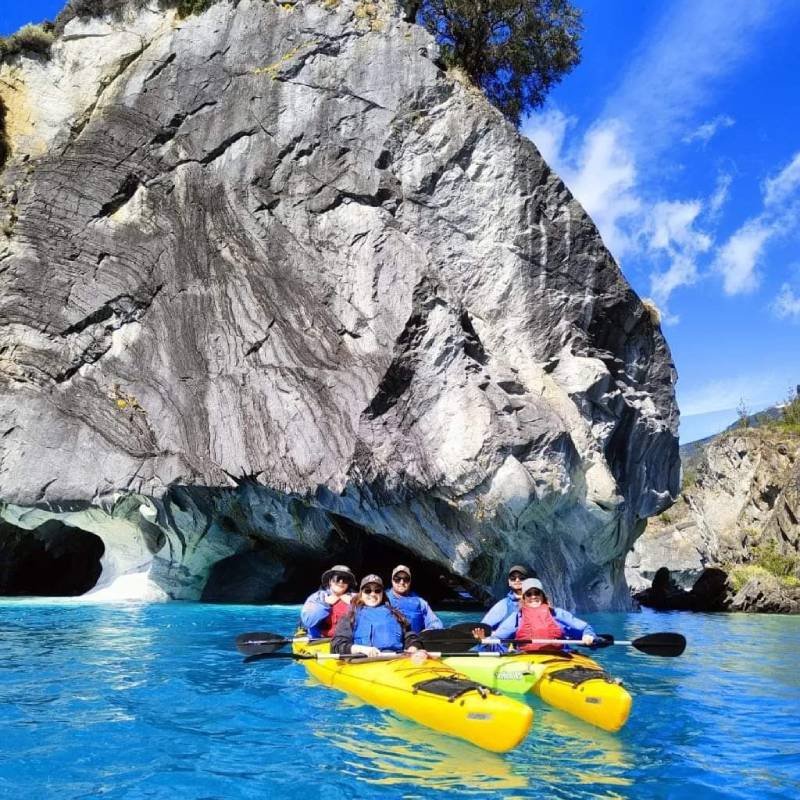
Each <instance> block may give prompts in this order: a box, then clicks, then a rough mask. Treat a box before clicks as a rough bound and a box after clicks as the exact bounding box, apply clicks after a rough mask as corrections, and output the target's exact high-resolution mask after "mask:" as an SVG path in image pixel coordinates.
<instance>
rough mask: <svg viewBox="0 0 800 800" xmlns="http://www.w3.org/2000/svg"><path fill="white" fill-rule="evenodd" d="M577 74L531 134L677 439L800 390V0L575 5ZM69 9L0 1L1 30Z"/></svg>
mask: <svg viewBox="0 0 800 800" xmlns="http://www.w3.org/2000/svg"><path fill="white" fill-rule="evenodd" d="M576 4H577V5H578V6H579V7H580V8H582V9H583V11H584V23H585V28H586V30H585V34H584V39H583V60H582V62H581V64H580V65H579V66H578V67H577V68H576V69H575V70H574V71H573V72H572V73H571V74H570V75H568V76H567V77H566V78H565V79H564V81H563V82H562V83H561V85H559V86H558V87H557V88H556V89H555V90H554V91H553V92H552V93H551V95H550V97H549V99H548V102H547V104H546V106H545V107H544V108H543V109H542V110H541V111H539V112H538V113H537V114H535V115H534V116H533V117H531V118H530V119H528V120H527V121H526V122H525V123H524V124H523V132H524V133H525V134H527V135H528V136H530V137H531V138H532V139H533V141H534V142H536V144H537V145H538V146H539V148H540V149H541V151H542V153H543V154H544V156H545V157H546V158H547V160H548V161H549V162H550V164H551V165H552V166H553V167H554V168H555V169H556V171H557V172H558V173H559V174H560V175H561V176H562V177H563V178H564V180H565V182H566V183H567V185H568V186H569V187H570V189H571V190H572V191H573V193H574V194H575V195H576V197H577V198H578V199H579V200H580V201H581V202H582V203H583V205H584V206H585V207H586V209H587V210H588V211H589V213H590V214H591V215H592V217H593V219H594V220H595V222H596V223H597V225H598V227H599V228H600V232H601V233H602V235H603V239H604V240H605V243H606V245H607V246H608V247H609V249H610V250H611V252H612V253H613V254H614V256H615V257H616V258H617V260H618V261H619V262H620V265H621V266H622V269H623V272H624V273H625V275H626V276H627V278H628V280H629V281H630V282H631V284H632V285H633V287H634V289H636V291H637V292H638V293H639V294H640V295H641V296H642V297H649V298H651V299H653V300H654V301H655V302H656V304H657V305H658V307H659V308H660V309H661V312H662V317H663V321H664V332H665V334H666V336H667V340H668V341H669V344H670V346H671V348H672V353H673V357H674V359H675V363H676V366H677V368H678V374H679V382H678V400H679V404H680V407H681V416H682V420H681V440H682V441H691V440H692V439H695V438H699V437H701V436H705V435H708V434H710V433H713V432H716V431H717V430H720V429H721V428H723V427H724V426H725V425H727V424H728V423H729V422H731V421H733V420H734V419H735V418H736V410H735V409H736V406H737V405H738V404H739V403H740V401H741V400H744V403H745V405H746V406H747V407H748V408H750V409H751V410H758V409H760V408H762V407H764V406H766V405H769V404H771V403H774V402H776V401H779V400H782V399H784V398H785V396H786V394H787V392H788V391H789V389H790V387H794V386H795V385H796V384H800V88H799V87H800V78H798V76H800V48H798V47H797V45H796V43H797V41H798V40H800V3H798V2H796V0H674V1H672V2H642V0H613V2H609V0H580V2H577V3H576ZM62 5H63V3H62V2H60V0H28V1H27V2H24V3H23V2H18V0H0V35H4V34H8V33H11V32H13V31H14V30H16V29H17V28H19V27H20V26H21V25H22V24H24V23H25V22H29V21H38V20H40V19H42V18H47V17H49V18H51V19H52V18H53V17H55V15H56V14H57V13H58V10H59V9H60V8H61V6H62Z"/></svg>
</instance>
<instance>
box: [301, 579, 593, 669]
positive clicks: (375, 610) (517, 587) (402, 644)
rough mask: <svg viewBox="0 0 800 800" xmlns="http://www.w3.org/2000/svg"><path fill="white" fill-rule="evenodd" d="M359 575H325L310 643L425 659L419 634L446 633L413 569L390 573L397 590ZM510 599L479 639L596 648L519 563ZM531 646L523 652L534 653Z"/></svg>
mask: <svg viewBox="0 0 800 800" xmlns="http://www.w3.org/2000/svg"><path fill="white" fill-rule="evenodd" d="M356 583H357V582H356V577H355V575H354V574H353V571H352V570H351V569H350V568H349V567H346V566H344V565H343V564H338V565H336V566H334V567H331V568H330V569H328V570H326V571H325V572H323V574H322V580H321V588H320V589H319V590H318V591H316V592H314V593H313V594H312V595H311V596H310V597H309V598H308V599H307V600H306V602H305V603H304V604H303V608H302V610H301V612H300V618H301V622H302V624H303V627H304V628H305V629H306V631H307V633H308V635H309V636H311V637H314V638H330V639H331V652H333V653H343V654H354V655H364V656H376V655H378V654H379V653H380V652H385V651H394V652H401V651H403V650H405V651H408V652H410V653H415V652H419V653H424V648H423V646H422V640H421V639H420V637H419V634H420V633H421V632H422V631H423V630H433V629H437V628H441V627H442V622H441V620H440V619H439V617H437V616H436V614H435V613H434V612H433V611H432V610H431V607H430V605H429V604H428V603H427V602H426V601H425V600H424V599H423V598H421V597H420V596H419V595H418V594H417V593H416V592H414V591H412V589H411V570H410V569H409V568H408V567H407V566H405V565H404V564H399V565H398V566H396V567H395V568H394V569H393V570H392V587H391V589H389V590H388V591H387V590H386V589H385V587H384V584H383V580H382V579H381V577H380V576H379V575H375V574H370V575H366V576H365V577H363V578H362V579H361V582H360V583H358V591H356ZM508 587H509V591H508V594H507V595H506V596H505V597H503V598H502V599H501V600H499V601H498V602H497V603H495V604H494V605H493V606H492V608H490V609H489V611H488V612H487V613H486V614H485V615H484V617H483V619H482V620H481V622H482V626H481V627H480V628H476V629H475V631H474V635H475V638H476V639H482V638H484V637H485V633H486V630H485V628H484V627H483V626H487V627H491V629H492V638H494V639H500V640H503V641H511V640H531V639H534V640H554V639H574V640H581V641H582V642H583V644H587V645H591V644H592V643H594V641H595V639H596V636H597V635H596V634H595V632H594V630H592V627H591V626H590V625H589V624H588V623H587V622H584V621H583V620H581V619H578V618H577V617H576V616H574V615H573V614H570V613H569V612H568V611H565V610H564V609H563V608H556V607H554V606H551V605H550V604H549V602H548V599H547V595H546V594H545V591H544V587H543V586H542V583H541V581H540V580H539V579H538V578H536V577H529V572H528V569H527V568H526V567H524V566H521V565H519V564H515V565H514V566H512V567H511V568H510V569H509V571H508ZM540 646H541V645H538V644H536V643H530V644H526V645H523V646H522V647H521V648H520V649H523V650H535V649H537V648H538V647H540Z"/></svg>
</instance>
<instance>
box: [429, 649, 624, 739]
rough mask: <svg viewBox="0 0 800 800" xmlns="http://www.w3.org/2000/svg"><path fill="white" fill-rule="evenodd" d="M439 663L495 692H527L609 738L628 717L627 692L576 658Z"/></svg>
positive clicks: (555, 655) (555, 654) (522, 656)
mask: <svg viewBox="0 0 800 800" xmlns="http://www.w3.org/2000/svg"><path fill="white" fill-rule="evenodd" d="M444 662H445V664H447V665H448V666H450V667H452V668H453V669H455V670H457V671H459V672H461V673H463V674H465V675H467V676H468V677H470V678H472V679H473V680H476V681H479V682H481V683H483V684H485V685H486V686H489V687H491V688H493V689H497V690H498V691H501V692H507V693H510V694H524V693H526V692H533V693H534V694H536V695H538V696H539V697H540V698H541V699H542V700H543V701H544V702H545V703H547V704H548V705H551V706H553V707H554V708H558V709H561V710H562V711H565V712H567V713H568V714H572V715H573V716H575V717H578V718H579V719H582V720H584V721H585V722H588V723H590V724H591V725H596V726H597V727H598V728H602V729H603V730H606V731H610V732H612V733H615V732H616V731H618V730H619V729H620V728H622V726H623V725H624V724H625V723H626V722H627V720H628V716H629V715H630V711H631V704H632V702H633V701H632V698H631V696H630V694H629V693H628V691H627V690H626V689H625V688H624V687H623V686H622V685H621V683H620V682H619V681H618V680H615V679H614V678H612V677H610V676H609V675H608V674H607V673H606V672H605V671H604V670H603V668H602V667H601V666H600V665H599V664H598V663H597V662H596V661H593V660H592V659H591V658H588V657H587V656H584V655H581V654H579V653H564V652H559V651H541V652H537V653H512V654H509V655H506V656H499V657H482V658H475V657H472V656H453V657H450V658H446V659H444Z"/></svg>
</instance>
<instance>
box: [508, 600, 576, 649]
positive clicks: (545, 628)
mask: <svg viewBox="0 0 800 800" xmlns="http://www.w3.org/2000/svg"><path fill="white" fill-rule="evenodd" d="M516 638H517V639H563V638H564V629H563V628H562V627H561V626H560V625H559V624H558V623H557V622H556V621H555V619H553V615H552V613H551V612H550V606H548V605H547V604H546V603H542V604H541V605H540V606H537V607H536V608H529V607H528V606H525V607H524V608H523V609H521V610H520V612H519V627H518V628H517V633H516ZM554 647H559V645H553V644H525V645H522V646H521V647H520V650H523V651H525V652H526V653H530V652H533V651H535V650H551V649H552V648H554Z"/></svg>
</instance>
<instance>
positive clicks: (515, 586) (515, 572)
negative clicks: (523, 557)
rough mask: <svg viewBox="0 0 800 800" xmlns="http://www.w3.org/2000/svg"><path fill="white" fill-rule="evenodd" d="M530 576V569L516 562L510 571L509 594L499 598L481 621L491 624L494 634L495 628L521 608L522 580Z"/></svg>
mask: <svg viewBox="0 0 800 800" xmlns="http://www.w3.org/2000/svg"><path fill="white" fill-rule="evenodd" d="M527 577H528V570H527V568H526V567H523V566H521V565H520V564H514V566H513V567H511V569H510V570H509V571H508V594H507V595H506V596H505V597H504V598H503V599H502V600H498V601H497V602H496V603H495V604H494V605H493V606H492V607H491V608H490V609H489V610H488V611H487V612H486V613H485V614H484V615H483V619H482V620H481V622H482V623H483V624H484V625H489V626H490V627H491V629H492V634H493V635H494V630H495V628H496V627H497V626H498V625H499V624H500V623H501V622H502V621H503V620H505V619H507V618H508V617H509V616H511V614H514V613H516V612H517V611H518V610H519V603H520V600H522V581H524V580H525V578H527Z"/></svg>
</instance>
